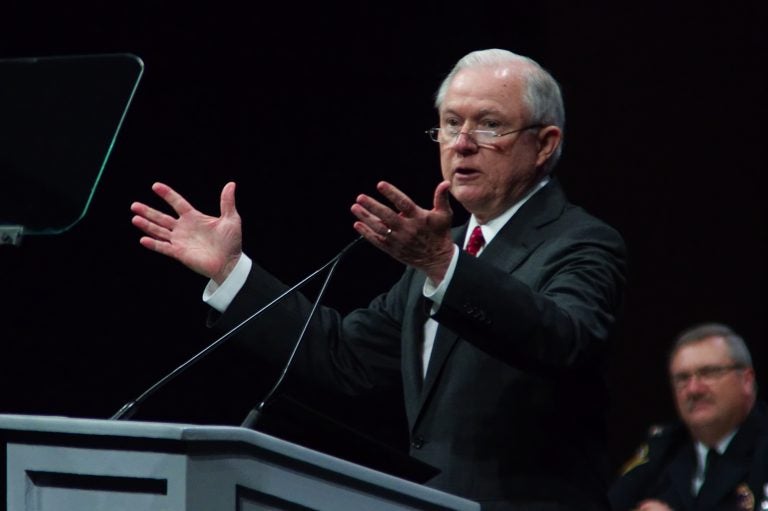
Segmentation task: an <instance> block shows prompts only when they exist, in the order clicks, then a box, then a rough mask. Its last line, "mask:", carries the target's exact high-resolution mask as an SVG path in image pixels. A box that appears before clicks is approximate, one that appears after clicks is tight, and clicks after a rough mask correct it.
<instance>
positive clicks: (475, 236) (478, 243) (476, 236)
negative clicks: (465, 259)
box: [466, 225, 485, 256]
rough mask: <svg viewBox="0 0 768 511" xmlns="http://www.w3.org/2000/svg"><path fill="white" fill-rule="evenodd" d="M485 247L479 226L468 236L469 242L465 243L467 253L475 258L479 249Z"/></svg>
mask: <svg viewBox="0 0 768 511" xmlns="http://www.w3.org/2000/svg"><path fill="white" fill-rule="evenodd" d="M483 245H485V238H483V231H482V230H481V229H480V226H479V225H477V226H475V228H474V229H473V230H472V234H470V235H469V241H468V242H467V248H466V250H467V253H469V254H470V255H473V256H476V255H477V253H478V252H479V251H480V249H481V248H482V247H483Z"/></svg>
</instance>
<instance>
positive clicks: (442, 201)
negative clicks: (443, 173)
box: [433, 181, 452, 213]
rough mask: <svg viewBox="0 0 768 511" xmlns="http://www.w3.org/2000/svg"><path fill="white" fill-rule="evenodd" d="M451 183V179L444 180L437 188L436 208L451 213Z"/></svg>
mask: <svg viewBox="0 0 768 511" xmlns="http://www.w3.org/2000/svg"><path fill="white" fill-rule="evenodd" d="M450 189H451V183H450V181H443V182H442V183H440V184H439V185H437V188H435V198H434V201H433V202H434V208H435V209H436V210H437V211H444V212H447V213H451V212H452V211H451V201H450V199H449V196H450Z"/></svg>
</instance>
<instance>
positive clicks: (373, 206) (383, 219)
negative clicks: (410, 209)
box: [352, 194, 400, 232]
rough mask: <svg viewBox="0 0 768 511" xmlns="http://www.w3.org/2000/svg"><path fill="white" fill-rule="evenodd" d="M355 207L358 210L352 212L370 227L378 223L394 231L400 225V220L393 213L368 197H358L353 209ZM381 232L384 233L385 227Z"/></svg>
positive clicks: (363, 195) (361, 195) (362, 195)
mask: <svg viewBox="0 0 768 511" xmlns="http://www.w3.org/2000/svg"><path fill="white" fill-rule="evenodd" d="M355 206H357V207H358V208H360V209H357V208H355V210H353V211H352V212H353V213H355V216H357V217H358V218H359V219H360V220H363V221H364V222H365V223H367V224H368V225H370V226H375V224H376V222H380V223H381V225H386V226H388V227H392V228H393V229H394V228H396V227H397V226H398V225H399V224H400V218H399V216H398V214H397V213H396V212H395V211H393V210H392V209H391V208H389V207H387V206H385V205H384V204H382V203H381V202H379V201H377V200H376V199H374V198H372V197H369V196H368V195H365V194H360V195H358V196H357V201H356V202H355V205H354V206H353V207H355ZM383 231H386V227H385V228H384V229H383V230H382V232H383Z"/></svg>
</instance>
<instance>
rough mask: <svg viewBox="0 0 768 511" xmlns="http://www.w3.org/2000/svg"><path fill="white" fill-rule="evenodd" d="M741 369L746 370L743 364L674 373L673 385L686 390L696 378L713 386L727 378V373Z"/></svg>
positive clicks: (709, 366) (712, 366)
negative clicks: (724, 377)
mask: <svg viewBox="0 0 768 511" xmlns="http://www.w3.org/2000/svg"><path fill="white" fill-rule="evenodd" d="M740 369H744V366H743V365H741V364H731V365H708V366H702V367H699V368H698V369H695V370H693V371H681V372H679V373H674V374H673V375H672V377H671V379H672V385H673V386H674V387H675V388H676V389H678V390H680V389H684V388H685V387H687V386H688V384H689V383H690V382H691V381H692V380H693V378H696V380H697V381H699V382H701V383H705V384H711V383H714V382H716V381H717V380H719V379H720V378H722V377H723V376H725V375H726V374H727V373H729V372H731V371H736V370H740Z"/></svg>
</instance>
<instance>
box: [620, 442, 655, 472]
mask: <svg viewBox="0 0 768 511" xmlns="http://www.w3.org/2000/svg"><path fill="white" fill-rule="evenodd" d="M644 463H648V444H647V443H645V444H642V445H641V446H640V447H639V448H638V449H637V451H636V452H635V455H634V456H632V457H631V458H630V459H629V460H628V461H627V462H626V463H624V465H623V466H622V467H621V475H625V474H626V473H627V472H630V471H631V470H633V469H635V468H637V467H639V466H640V465H643V464H644Z"/></svg>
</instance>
